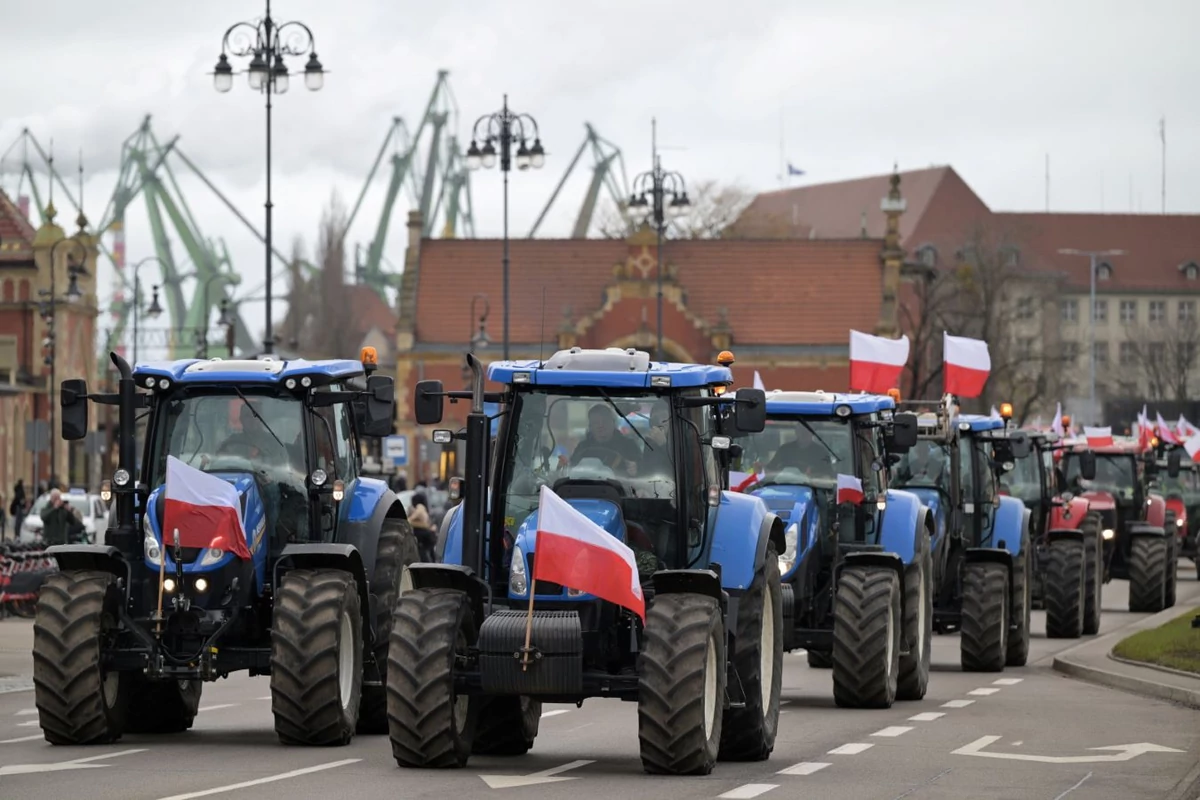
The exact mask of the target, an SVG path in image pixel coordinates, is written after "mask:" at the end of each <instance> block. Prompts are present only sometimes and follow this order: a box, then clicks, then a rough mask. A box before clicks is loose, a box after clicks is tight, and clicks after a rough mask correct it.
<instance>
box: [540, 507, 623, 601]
mask: <svg viewBox="0 0 1200 800" xmlns="http://www.w3.org/2000/svg"><path fill="white" fill-rule="evenodd" d="M538 503H539V504H538V528H537V543H536V545H535V547H536V553H537V557H536V558H535V559H534V561H533V579H534V581H553V582H554V583H558V584H562V585H563V586H566V587H567V588H570V589H577V590H579V591H581V592H587V593H588V594H594V595H596V596H597V597H601V598H603V599H605V600H607V601H609V602H610V603H616V604H617V605H619V606H622V607H623V608H628V609H629V610H630V611H633V612H634V613H635V614H637V615H638V616H639V617H641V618H642V620H643V621H645V619H646V599H645V597H644V596H643V595H642V586H641V583H640V581H639V580H638V570H637V561H636V560H635V559H634V555H633V551H632V550H630V549H629V548H628V547H626V546H625V544H624V543H622V542H619V541H617V540H616V539H615V538H613V536H612V535H610V534H609V533H608V532H607V531H605V530H604V529H603V528H601V527H600V526H599V525H597V524H596V523H594V522H592V521H591V520H590V519H588V518H587V517H585V516H584V515H583V514H580V513H579V512H578V511H576V510H575V509H574V508H572V507H571V505H570V504H569V503H567V501H566V500H563V499H562V498H561V497H559V496H558V495H557V494H555V493H554V492H553V491H552V490H551V489H550V487H549V486H546V485H545V484H543V485H542V490H541V496H540V498H539V501H538Z"/></svg>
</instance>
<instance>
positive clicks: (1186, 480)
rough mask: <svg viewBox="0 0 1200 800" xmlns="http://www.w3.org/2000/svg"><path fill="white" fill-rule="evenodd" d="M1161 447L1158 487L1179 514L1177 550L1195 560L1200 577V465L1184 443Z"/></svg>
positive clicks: (1172, 509) (1175, 512) (1176, 528)
mask: <svg viewBox="0 0 1200 800" xmlns="http://www.w3.org/2000/svg"><path fill="white" fill-rule="evenodd" d="M1157 449H1158V455H1159V458H1158V471H1159V475H1158V479H1157V480H1156V481H1155V488H1158V489H1159V490H1160V491H1161V492H1162V494H1163V495H1164V496H1165V497H1166V498H1167V511H1168V512H1172V513H1174V514H1175V530H1174V533H1175V545H1176V549H1175V553H1176V555H1181V556H1183V557H1185V558H1190V559H1191V560H1192V561H1193V563H1195V565H1196V579H1197V580H1200V553H1198V552H1197V544H1196V540H1197V532H1198V531H1200V465H1198V464H1196V462H1195V461H1193V460H1192V459H1191V458H1188V457H1187V452H1186V451H1185V450H1184V449H1183V447H1182V446H1180V445H1177V444H1170V443H1165V442H1163V443H1160V444H1158V447H1157ZM1164 472H1165V474H1163V473H1164ZM1167 532H1168V533H1170V532H1171V531H1170V530H1168V531H1167Z"/></svg>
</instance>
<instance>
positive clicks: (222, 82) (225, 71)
mask: <svg viewBox="0 0 1200 800" xmlns="http://www.w3.org/2000/svg"><path fill="white" fill-rule="evenodd" d="M213 88H215V89H216V90H217V91H218V92H221V93H224V92H228V91H229V90H230V89H232V88H233V67H232V66H230V64H229V59H228V58H226V57H225V54H224V53H221V57H220V58H218V59H217V66H216V67H215V68H214V69H213Z"/></svg>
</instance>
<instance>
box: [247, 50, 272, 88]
mask: <svg viewBox="0 0 1200 800" xmlns="http://www.w3.org/2000/svg"><path fill="white" fill-rule="evenodd" d="M270 69H271V68H270V66H268V65H267V62H266V60H265V59H264V58H263V56H262V51H261V50H259V51H255V53H254V58H252V59H251V60H250V71H249V72H248V73H247V80H249V82H250V88H251V89H253V90H254V91H256V92H257V91H259V90H260V89H262V88H263V86H264V85H265V84H266V82H267V75H268V74H269V73H270Z"/></svg>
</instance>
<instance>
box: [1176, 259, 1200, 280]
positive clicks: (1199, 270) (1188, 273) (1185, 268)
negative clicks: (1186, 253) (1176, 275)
mask: <svg viewBox="0 0 1200 800" xmlns="http://www.w3.org/2000/svg"><path fill="white" fill-rule="evenodd" d="M1179 271H1180V272H1182V273H1183V277H1184V278H1186V279H1188V280H1189V281H1194V280H1196V278H1198V277H1200V264H1197V263H1196V262H1195V261H1189V262H1187V263H1186V264H1181V265H1180V266H1179Z"/></svg>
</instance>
